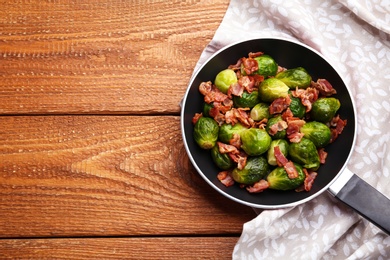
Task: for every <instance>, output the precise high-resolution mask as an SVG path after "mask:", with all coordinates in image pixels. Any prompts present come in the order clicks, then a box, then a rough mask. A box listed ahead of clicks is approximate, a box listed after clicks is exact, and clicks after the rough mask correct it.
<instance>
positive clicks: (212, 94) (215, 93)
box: [199, 81, 228, 104]
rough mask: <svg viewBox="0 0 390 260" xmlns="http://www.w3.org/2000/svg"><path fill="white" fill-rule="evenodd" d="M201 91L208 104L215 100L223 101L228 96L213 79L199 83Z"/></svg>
mask: <svg viewBox="0 0 390 260" xmlns="http://www.w3.org/2000/svg"><path fill="white" fill-rule="evenodd" d="M199 92H200V93H201V94H202V95H203V96H204V101H205V102H206V103H208V104H210V103H211V102H214V101H218V102H223V101H224V100H225V99H226V98H228V96H227V95H226V94H224V93H222V92H221V91H220V90H219V89H218V88H217V87H216V86H215V85H213V84H212V83H211V81H207V82H202V83H200V85H199Z"/></svg>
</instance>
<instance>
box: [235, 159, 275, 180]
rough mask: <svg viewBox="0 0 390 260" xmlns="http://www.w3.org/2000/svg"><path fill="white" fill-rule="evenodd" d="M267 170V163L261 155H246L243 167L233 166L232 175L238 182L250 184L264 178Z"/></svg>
mask: <svg viewBox="0 0 390 260" xmlns="http://www.w3.org/2000/svg"><path fill="white" fill-rule="evenodd" d="M268 170H269V165H268V163H267V160H266V159H265V158H264V157H263V156H256V157H248V160H247V162H246V164H245V167H244V169H242V170H239V169H238V168H235V169H234V170H233V171H232V177H233V179H234V180H235V181H236V182H238V183H242V184H248V185H250V184H253V183H255V182H258V181H259V180H260V179H262V178H264V177H265V176H266V175H267V173H268Z"/></svg>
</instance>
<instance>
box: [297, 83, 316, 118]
mask: <svg viewBox="0 0 390 260" xmlns="http://www.w3.org/2000/svg"><path fill="white" fill-rule="evenodd" d="M291 94H292V95H293V96H294V97H297V98H300V99H301V102H302V105H304V106H305V107H306V112H309V111H310V110H311V108H312V104H313V103H314V102H315V101H316V100H317V99H318V94H319V91H318V90H317V89H316V88H312V87H308V88H306V89H301V88H296V89H295V90H294V91H291Z"/></svg>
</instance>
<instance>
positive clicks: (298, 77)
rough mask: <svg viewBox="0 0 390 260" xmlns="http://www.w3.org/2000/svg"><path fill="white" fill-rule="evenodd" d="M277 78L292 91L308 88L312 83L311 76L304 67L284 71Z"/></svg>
mask: <svg viewBox="0 0 390 260" xmlns="http://www.w3.org/2000/svg"><path fill="white" fill-rule="evenodd" d="M275 78H277V79H279V80H281V81H283V82H284V83H285V84H286V85H287V86H288V87H289V88H291V89H295V88H296V87H298V88H307V87H308V86H310V83H311V76H310V75H309V73H307V71H306V70H305V69H304V68H302V67H298V68H294V69H288V70H285V71H282V72H280V73H278V74H277V75H276V76H275Z"/></svg>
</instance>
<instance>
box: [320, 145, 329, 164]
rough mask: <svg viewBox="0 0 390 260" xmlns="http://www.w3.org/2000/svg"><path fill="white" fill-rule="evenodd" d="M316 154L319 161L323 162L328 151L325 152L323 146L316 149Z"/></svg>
mask: <svg viewBox="0 0 390 260" xmlns="http://www.w3.org/2000/svg"><path fill="white" fill-rule="evenodd" d="M318 156H319V157H320V163H322V164H325V161H326V157H328V153H327V152H325V149H324V148H320V149H318Z"/></svg>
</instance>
